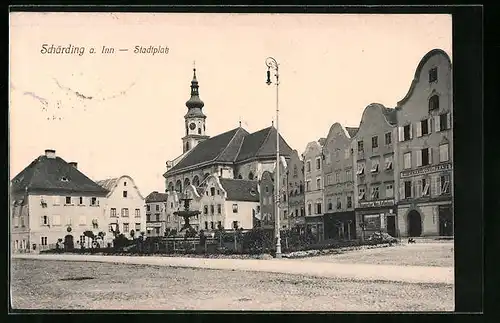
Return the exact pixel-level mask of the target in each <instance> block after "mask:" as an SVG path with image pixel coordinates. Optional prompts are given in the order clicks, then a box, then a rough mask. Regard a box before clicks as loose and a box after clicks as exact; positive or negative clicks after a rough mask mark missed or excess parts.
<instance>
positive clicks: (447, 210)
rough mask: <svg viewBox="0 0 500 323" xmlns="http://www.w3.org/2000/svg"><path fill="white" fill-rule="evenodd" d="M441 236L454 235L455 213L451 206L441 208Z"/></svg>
mask: <svg viewBox="0 0 500 323" xmlns="http://www.w3.org/2000/svg"><path fill="white" fill-rule="evenodd" d="M439 235H440V236H452V235H453V212H452V211H451V207H450V206H440V207H439Z"/></svg>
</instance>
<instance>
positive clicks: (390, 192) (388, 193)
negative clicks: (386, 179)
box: [385, 184, 394, 197]
mask: <svg viewBox="0 0 500 323" xmlns="http://www.w3.org/2000/svg"><path fill="white" fill-rule="evenodd" d="M385 197H394V187H393V185H392V184H386V185H385Z"/></svg>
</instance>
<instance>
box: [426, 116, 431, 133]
mask: <svg viewBox="0 0 500 323" xmlns="http://www.w3.org/2000/svg"><path fill="white" fill-rule="evenodd" d="M431 120H432V118H429V119H427V131H428V132H429V133H432V122H431Z"/></svg>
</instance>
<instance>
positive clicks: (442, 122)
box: [436, 113, 451, 131]
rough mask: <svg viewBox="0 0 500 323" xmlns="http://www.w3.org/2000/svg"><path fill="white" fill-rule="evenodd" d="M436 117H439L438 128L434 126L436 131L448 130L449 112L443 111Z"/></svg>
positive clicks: (449, 123)
mask: <svg viewBox="0 0 500 323" xmlns="http://www.w3.org/2000/svg"><path fill="white" fill-rule="evenodd" d="M436 117H437V118H439V126H438V127H439V128H438V127H436V128H438V131H442V130H448V129H450V128H451V120H450V114H449V113H444V114H441V115H439V116H436Z"/></svg>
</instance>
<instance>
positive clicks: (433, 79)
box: [429, 67, 438, 83]
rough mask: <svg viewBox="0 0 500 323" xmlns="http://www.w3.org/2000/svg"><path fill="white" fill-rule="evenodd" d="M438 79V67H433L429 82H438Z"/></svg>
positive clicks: (430, 71)
mask: <svg viewBox="0 0 500 323" xmlns="http://www.w3.org/2000/svg"><path fill="white" fill-rule="evenodd" d="M437 80H438V70H437V67H433V68H431V69H430V70H429V83H432V82H437Z"/></svg>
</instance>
